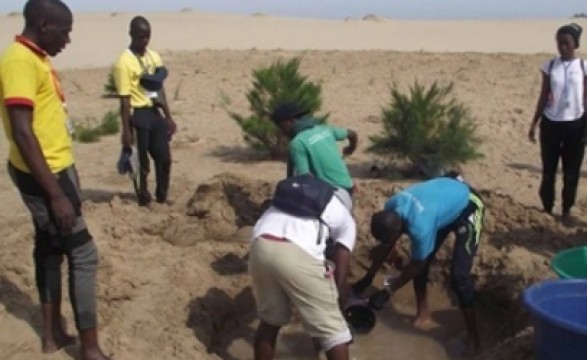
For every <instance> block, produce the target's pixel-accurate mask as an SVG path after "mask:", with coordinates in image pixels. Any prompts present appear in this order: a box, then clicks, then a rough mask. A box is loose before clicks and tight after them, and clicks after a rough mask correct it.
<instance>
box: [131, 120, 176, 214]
mask: <svg viewBox="0 0 587 360" xmlns="http://www.w3.org/2000/svg"><path fill="white" fill-rule="evenodd" d="M131 124H132V126H133V128H134V130H135V139H136V143H137V151H138V155H139V156H138V157H139V167H140V169H139V183H138V189H137V197H138V200H139V203H140V204H142V205H146V204H148V203H149V202H150V201H151V194H150V193H149V189H148V182H147V177H148V175H149V172H150V162H149V155H151V158H152V159H153V162H154V163H155V180H156V188H155V197H156V199H157V201H158V202H164V201H165V200H167V192H168V191H169V177H170V174H171V151H170V148H169V127H168V126H167V121H166V120H165V119H164V118H163V116H161V114H160V113H159V111H158V110H157V109H156V108H137V109H134V112H133V115H132V118H131Z"/></svg>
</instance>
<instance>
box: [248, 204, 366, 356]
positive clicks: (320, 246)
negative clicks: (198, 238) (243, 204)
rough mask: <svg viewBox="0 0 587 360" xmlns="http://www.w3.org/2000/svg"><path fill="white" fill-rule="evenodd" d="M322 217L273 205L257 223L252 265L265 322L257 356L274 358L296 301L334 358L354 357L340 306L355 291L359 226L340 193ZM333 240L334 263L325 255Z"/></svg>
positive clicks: (306, 323)
mask: <svg viewBox="0 0 587 360" xmlns="http://www.w3.org/2000/svg"><path fill="white" fill-rule="evenodd" d="M321 219H322V221H323V223H321V222H320V221H318V219H315V218H302V217H296V216H292V215H290V214H288V213H286V212H283V211H281V210H280V209H278V208H277V207H275V206H271V207H270V208H269V209H267V210H266V211H265V212H264V213H263V215H262V216H261V218H260V219H259V220H258V221H257V223H256V225H255V227H254V230H253V240H252V244H251V250H250V255H249V267H250V272H251V275H252V277H253V286H254V289H255V295H256V300H257V313H258V315H259V318H260V320H261V322H260V325H259V327H258V329H257V333H256V337H255V344H254V349H255V359H256V360H269V359H273V357H274V355H275V342H276V339H277V335H278V333H279V330H280V328H281V327H283V326H285V325H287V324H288V323H289V321H290V317H291V314H292V312H291V310H292V305H293V306H294V307H295V308H296V309H297V311H298V312H299V314H300V315H301V317H302V323H303V326H304V328H305V330H306V332H308V333H309V335H310V336H311V337H312V339H313V340H314V341H315V342H317V343H319V344H320V345H321V348H322V350H324V351H325V353H326V357H327V358H328V359H329V360H348V359H349V348H348V344H349V343H350V342H351V341H352V335H351V332H350V329H349V327H348V325H347V322H346V321H345V318H344V316H343V314H342V312H341V310H342V309H344V307H345V303H346V300H347V299H348V298H349V295H350V287H349V285H348V280H347V278H348V274H349V271H350V261H351V252H352V250H353V248H354V246H355V238H356V232H357V231H356V224H355V221H354V219H353V217H352V216H351V213H350V212H349V210H348V209H347V208H346V207H345V206H344V205H343V204H342V202H341V201H340V200H339V199H338V198H337V197H336V196H332V198H331V199H330V201H329V202H328V204H327V205H326V207H325V208H324V211H323V213H322V215H321ZM320 227H322V229H321V230H320ZM329 238H330V239H331V240H332V242H333V244H334V252H333V261H332V262H330V261H327V260H326V258H325V256H324V251H325V249H326V241H327V239H329ZM317 239H318V240H317Z"/></svg>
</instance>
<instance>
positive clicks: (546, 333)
mask: <svg viewBox="0 0 587 360" xmlns="http://www.w3.org/2000/svg"><path fill="white" fill-rule="evenodd" d="M524 303H525V305H526V306H527V307H528V310H529V311H530V313H531V315H532V320H533V324H534V343H535V350H536V357H537V359H539V360H575V359H577V360H579V359H587V280H579V279H572V280H560V279H557V280H549V281H545V282H542V283H538V284H535V285H533V286H532V287H530V288H529V289H526V291H524Z"/></svg>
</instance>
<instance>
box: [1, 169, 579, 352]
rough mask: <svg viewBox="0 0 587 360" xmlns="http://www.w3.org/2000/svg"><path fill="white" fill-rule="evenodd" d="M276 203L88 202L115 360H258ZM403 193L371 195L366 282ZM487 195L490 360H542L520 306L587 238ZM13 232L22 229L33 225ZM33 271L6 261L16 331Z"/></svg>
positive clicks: (251, 198)
mask: <svg viewBox="0 0 587 360" xmlns="http://www.w3.org/2000/svg"><path fill="white" fill-rule="evenodd" d="M272 191H273V185H272V184H271V183H269V182H266V181H258V180H253V179H248V178H245V177H241V176H237V175H234V174H227V173H225V174H221V175H219V176H216V177H214V178H211V179H210V180H209V181H206V182H204V183H202V184H200V185H199V186H198V187H197V189H196V190H195V192H194V193H193V194H192V195H190V194H189V192H188V193H186V195H185V196H184V197H183V200H182V201H178V202H176V204H175V205H173V206H172V207H168V206H158V205H153V207H152V208H151V209H143V208H137V207H136V204H135V203H134V202H132V201H127V200H124V199H121V198H120V197H118V196H114V197H112V198H111V199H101V200H100V201H96V200H93V201H92V200H90V201H87V202H86V203H85V204H84V208H85V211H86V214H87V218H88V221H89V226H90V229H92V232H93V235H94V236H95V238H96V241H97V242H98V246H99V248H100V253H101V265H100V270H99V273H98V286H99V293H98V294H99V305H100V308H99V318H100V324H101V328H102V335H101V336H102V339H103V342H104V346H105V348H107V349H112V351H114V352H115V355H116V357H117V358H119V359H134V358H136V356H137V354H143V355H144V354H157V356H158V357H159V358H177V359H189V358H197V359H204V360H205V359H217V358H218V357H217V356H219V357H220V358H222V359H243V358H248V356H249V354H251V342H252V340H253V336H254V329H255V325H256V315H255V309H254V297H253V294H252V291H251V288H250V277H249V275H248V273H247V262H246V260H247V252H248V244H247V242H248V241H249V238H250V230H251V226H252V225H253V224H254V222H255V220H256V219H257V218H258V216H259V215H260V214H261V212H262V210H263V207H264V206H265V205H266V204H265V201H266V199H267V198H268V197H269V196H270V195H271V193H272ZM393 191H394V185H393V184H391V183H389V182H385V181H370V182H368V181H362V182H360V183H359V192H358V195H357V206H356V211H355V217H356V219H357V221H358V224H359V231H360V237H359V239H358V246H357V249H356V251H355V252H354V258H353V264H352V271H353V277H354V278H355V279H356V278H357V277H359V276H361V275H362V274H363V273H364V269H363V268H364V267H365V266H366V265H367V264H368V263H369V253H370V252H371V251H372V248H373V245H374V244H373V242H372V240H371V239H369V238H368V237H367V236H366V235H365V234H367V233H368V228H367V227H368V219H369V217H370V215H371V214H372V213H373V212H374V211H376V210H378V209H379V208H380V206H381V204H382V203H383V201H384V200H385V198H386V197H387V196H389V195H390V194H391V193H392V192H393ZM482 194H483V196H484V198H485V199H486V202H487V206H488V208H489V210H488V215H487V221H486V232H485V235H484V237H483V240H482V241H483V245H482V246H481V248H480V253H479V256H478V257H477V261H476V264H475V268H474V274H475V278H476V286H477V290H478V294H479V306H478V309H479V316H480V324H481V331H482V336H483V339H485V340H486V341H487V343H486V345H487V346H489V347H491V346H492V345H496V344H499V347H495V348H493V349H490V350H489V351H488V352H486V354H485V355H484V356H483V357H481V359H483V360H489V359H512V360H513V359H526V358H528V356H531V355H527V354H532V349H531V341H530V340H531V332H528V330H526V331H523V330H524V329H526V328H527V326H528V319H527V314H526V312H525V310H524V309H523V308H522V306H521V303H520V301H519V298H520V294H521V292H522V291H523V289H524V288H526V287H527V286H528V285H529V284H531V283H533V282H536V281H538V280H541V279H544V278H548V277H551V276H553V274H552V273H551V272H550V271H549V259H550V258H551V256H552V254H553V253H554V252H555V251H557V250H558V249H561V248H565V247H568V246H571V245H573V244H575V243H579V239H580V238H581V236H582V233H579V232H573V231H570V230H567V229H565V228H561V227H559V225H558V224H557V223H556V222H555V221H554V220H552V219H551V218H550V217H549V216H546V215H544V214H541V213H540V212H539V211H537V210H536V209H532V208H527V207H525V206H522V205H520V204H518V203H516V202H515V201H514V200H512V199H511V198H510V197H508V196H504V195H500V194H496V193H493V192H487V191H484V192H483V193H482ZM25 220H26V219H23V221H25ZM7 226H8V225H7ZM10 226H11V227H15V228H16V227H18V228H21V229H22V226H23V224H22V223H19V224H16V223H15V224H11V225H10ZM28 231H29V232H28V233H27V234H24V233H23V232H22V231H20V232H16V231H15V232H12V233H10V235H9V236H7V238H6V239H5V240H6V241H8V242H10V243H14V244H19V246H20V247H22V246H25V245H22V244H23V242H17V241H15V239H17V238H18V239H20V238H23V237H27V236H28V237H30V236H32V234H31V233H30V230H28ZM403 245H404V248H406V244H403ZM449 259H450V247H445V249H443V250H441V252H440V253H439V260H438V266H434V268H433V271H432V279H433V281H434V282H437V283H439V284H444V283H445V282H446V278H447V275H448V273H447V272H448V269H449V266H448V261H449ZM31 268H32V262H31V259H30V258H29V256H28V253H27V252H26V251H24V250H23V249H22V248H14V249H11V250H10V251H9V252H6V253H4V254H0V272H1V273H2V274H4V275H3V276H2V277H1V278H0V304H3V306H0V315H2V314H4V313H10V314H12V315H14V316H16V317H17V319H20V320H19V321H17V322H14V326H17V327H18V326H20V328H22V327H23V326H24V325H22V324H23V323H24V324H26V323H29V324H30V326H31V329H34V328H38V326H39V318H38V315H36V314H37V307H36V305H35V302H34V300H33V299H35V296H36V295H35V289H34V283H33V282H32V280H31V278H30V277H29V276H28V271H30V269H31ZM66 317H69V318H71V313H66ZM9 319H12V318H9ZM10 321H12V320H10ZM20 328H19V329H20ZM25 328H26V326H25ZM19 332H20V333H21V334H27V335H26V336H25V339H28V340H23V341H24V342H23V343H22V344H20V345H19V349H20V350H18V351H17V353H18V354H19V355H22V356H24V357H25V358H26V357H27V356H28V358H34V357H35V356H36V355H35V354H37V351H38V348H37V343H36V341H37V340H36V336H35V334H34V331H32V330H26V329H25V330H19ZM13 345H14V341H13V339H12V338H4V337H2V336H0V347H5V346H8V347H9V346H13ZM498 348H499V351H497V349H498ZM245 353H246V354H247V355H243V354H245ZM496 354H498V355H496ZM67 358H68V355H65V354H63V356H61V355H59V354H58V355H57V356H56V357H55V359H58V360H61V359H67Z"/></svg>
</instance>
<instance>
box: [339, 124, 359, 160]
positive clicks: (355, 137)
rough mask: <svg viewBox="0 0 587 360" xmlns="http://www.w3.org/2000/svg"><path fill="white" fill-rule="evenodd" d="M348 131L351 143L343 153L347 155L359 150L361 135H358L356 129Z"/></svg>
mask: <svg viewBox="0 0 587 360" xmlns="http://www.w3.org/2000/svg"><path fill="white" fill-rule="evenodd" d="M347 132H348V134H347V139H349V144H348V146H346V147H345V148H344V149H343V150H342V153H343V154H344V155H345V156H348V155H351V154H352V153H354V152H355V150H357V144H358V143H359V135H357V133H356V132H355V131H353V130H350V129H347Z"/></svg>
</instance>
